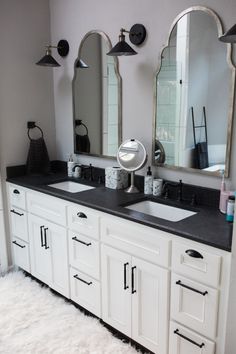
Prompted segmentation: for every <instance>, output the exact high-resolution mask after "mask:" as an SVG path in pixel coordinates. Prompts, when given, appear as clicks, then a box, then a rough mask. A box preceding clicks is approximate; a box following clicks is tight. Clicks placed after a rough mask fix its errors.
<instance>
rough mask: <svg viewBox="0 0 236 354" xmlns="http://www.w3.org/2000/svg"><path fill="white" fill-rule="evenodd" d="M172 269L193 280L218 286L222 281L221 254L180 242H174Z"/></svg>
mask: <svg viewBox="0 0 236 354" xmlns="http://www.w3.org/2000/svg"><path fill="white" fill-rule="evenodd" d="M172 269H173V270H174V271H175V272H176V273H180V274H183V275H186V276H187V277H189V278H192V279H193V280H197V281H200V282H201V283H205V284H207V285H210V286H214V287H217V286H218V285H219V282H220V270H221V256H218V255H215V254H212V253H210V252H208V251H204V250H203V249H202V248H200V247H195V245H194V246H193V247H191V246H189V245H187V244H184V243H179V242H173V246H172Z"/></svg>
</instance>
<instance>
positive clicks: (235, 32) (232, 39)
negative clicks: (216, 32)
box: [219, 24, 236, 43]
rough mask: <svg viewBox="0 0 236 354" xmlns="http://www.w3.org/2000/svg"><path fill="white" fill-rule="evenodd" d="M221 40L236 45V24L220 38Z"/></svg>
mask: <svg viewBox="0 0 236 354" xmlns="http://www.w3.org/2000/svg"><path fill="white" fill-rule="evenodd" d="M219 40H220V41H221V42H224V43H236V24H235V25H234V26H233V27H231V28H230V29H229V30H228V31H227V32H225V34H223V36H221V37H219Z"/></svg>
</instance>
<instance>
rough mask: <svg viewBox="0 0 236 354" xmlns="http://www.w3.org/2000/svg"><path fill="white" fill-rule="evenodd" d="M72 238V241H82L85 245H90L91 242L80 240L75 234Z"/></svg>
mask: <svg viewBox="0 0 236 354" xmlns="http://www.w3.org/2000/svg"><path fill="white" fill-rule="evenodd" d="M72 240H74V241H76V242H79V243H82V244H83V245H85V246H91V245H92V243H91V242H89V243H87V242H84V241H81V240H79V239H78V238H77V237H76V236H74V237H72Z"/></svg>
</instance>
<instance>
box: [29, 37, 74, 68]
mask: <svg viewBox="0 0 236 354" xmlns="http://www.w3.org/2000/svg"><path fill="white" fill-rule="evenodd" d="M52 48H57V51H58V54H59V55H60V56H61V57H66V56H67V54H68V53H69V43H68V42H67V41H66V40H65V39H61V40H60V41H59V42H58V44H57V46H53V45H47V46H46V54H45V55H44V57H42V59H40V60H39V61H38V62H37V63H36V65H40V66H49V67H57V66H61V65H60V64H59V63H58V62H57V61H56V60H55V59H54V58H53V56H52Z"/></svg>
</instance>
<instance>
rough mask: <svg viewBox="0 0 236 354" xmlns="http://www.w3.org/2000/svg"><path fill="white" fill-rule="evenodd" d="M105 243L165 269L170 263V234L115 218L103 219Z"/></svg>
mask: <svg viewBox="0 0 236 354" xmlns="http://www.w3.org/2000/svg"><path fill="white" fill-rule="evenodd" d="M101 239H102V241H103V242H105V243H107V244H109V245H111V246H114V247H116V248H119V249H121V250H123V251H125V252H128V253H130V254H133V255H135V256H137V257H141V258H143V259H145V260H147V261H150V262H152V263H155V264H159V265H162V266H165V267H168V266H169V263H170V245H171V241H170V238H169V235H168V233H166V232H163V231H160V230H156V229H152V228H150V227H147V226H143V225H141V224H137V223H134V222H131V221H126V220H124V219H120V218H114V217H102V218H101Z"/></svg>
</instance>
